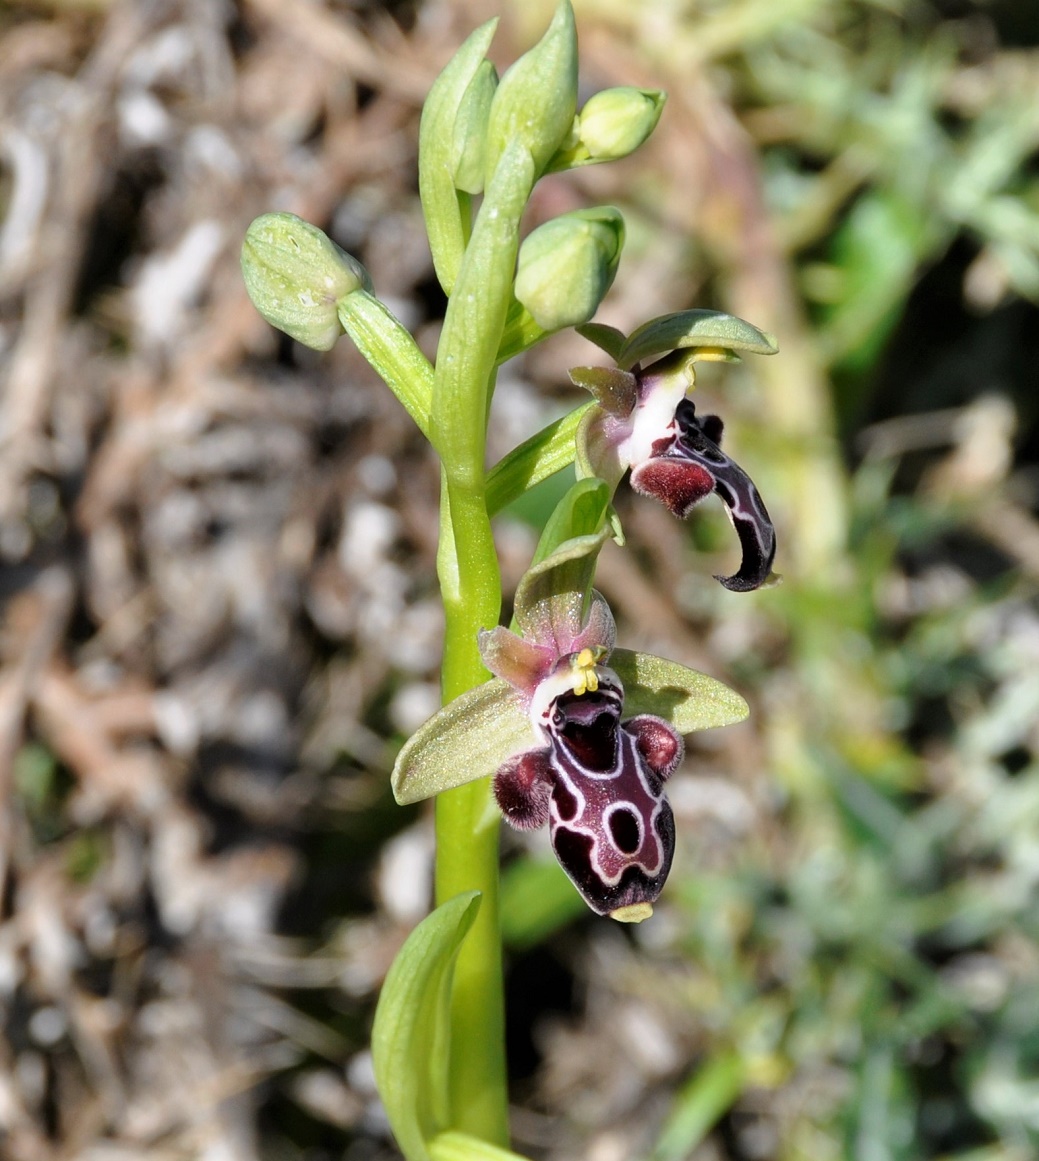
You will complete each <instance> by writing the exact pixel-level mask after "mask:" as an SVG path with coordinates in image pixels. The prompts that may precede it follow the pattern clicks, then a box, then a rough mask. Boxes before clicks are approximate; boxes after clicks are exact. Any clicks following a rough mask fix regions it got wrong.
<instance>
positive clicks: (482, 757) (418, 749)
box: [390, 678, 534, 806]
mask: <svg viewBox="0 0 1039 1161" xmlns="http://www.w3.org/2000/svg"><path fill="white" fill-rule="evenodd" d="M533 740H534V737H533V734H532V733H531V729H530V722H529V721H528V719H527V715H526V714H525V713H524V712H523V710H522V708H521V706H520V703H519V699H518V697H517V695H516V691H515V690H514V689H513V688H512V686H511V685H509V684H508V683H507V682H504V681H502V680H501V679H500V678H494V679H493V680H491V681H488V682H485V683H484V684H483V685H478V686H476V687H475V689H470V690H469V691H468V692H466V693H463V694H462V695H461V696H460V697H456V698H455V699H454V701H452V702H450V703H449V704H448V705H446V706H444V708H443V709H442V710H439V711H438V712H437V713H435V714H434V715H433V716H432V717H431V718H430V719H429V721H427V722H424V723H423V724H422V725H421V726H419V728H418V729H417V730H416V731H415V733H413V734H412V735H411V737H410V738H409V739H408V740H407V741H406V742H405V743H404V746H403V748H402V749H401V751H400V753H399V754H398V755H397V761H396V762H395V763H394V764H393V773H392V774H391V775H390V786H391V787H392V788H393V796H394V798H396V800H397V801H398V802H399V803H400V804H401V805H402V806H403V805H406V804H407V803H409V802H421V801H422V800H423V799H426V798H432V797H433V795H434V794H439V793H441V791H443V790H453V789H454V788H455V787H456V786H464V785H465V784H466V783H467V782H472V781H474V780H475V779H477V778H483V777H485V776H486V775H488V774H493V773H494V772H495V770H497V769H498V767H499V766H500V765H501V764H502V762H504V761H505V760H506V759H507V758H511V757H512V755H513V754H519V753H521V752H522V751H523V750H528V749H530V747H531V745H532V743H533Z"/></svg>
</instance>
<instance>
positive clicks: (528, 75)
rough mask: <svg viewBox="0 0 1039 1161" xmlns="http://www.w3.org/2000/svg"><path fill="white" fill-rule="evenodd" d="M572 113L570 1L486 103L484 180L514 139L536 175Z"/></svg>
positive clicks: (574, 33) (559, 142)
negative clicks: (492, 98) (489, 101)
mask: <svg viewBox="0 0 1039 1161" xmlns="http://www.w3.org/2000/svg"><path fill="white" fill-rule="evenodd" d="M576 112H577V27H576V25H575V23H574V11H573V8H571V6H570V2H569V0H562V3H560V5H559V6H558V8H556V12H555V15H554V16H553V18H552V23H551V24H550V25H549V26H548V29H547V30H546V32H545V35H544V36H543V37H542V38H541V39H540V40H539V41H538V43H537V44H535V45H534V47H533V48H532V49H530V51H529V52H526V53H524V54H523V56H521V57H520V58H519V60H517V61H516V63H515V64H513V65H512V67H511V68H510V69H508V71H507V72H506V73H505V75H504V76H503V77H502V79H501V84H500V85H499V86H498V89H497V92H495V94H494V100H493V102H492V103H491V113H490V119H489V123H488V126H487V163H486V164H487V169H486V173H487V180H488V181H490V179H491V176H492V175H493V173H494V170H495V169H496V168H497V165H498V161H499V160H500V158H501V156H502V154H503V153H504V151H505V149H506V147H507V146H508V145H510V144H511V143H512V142H514V141H519V142H520V144H522V145H523V146H524V147H525V148H526V149H527V150H528V151H529V153H530V155H531V157H532V158H533V159H534V168H535V171H536V173H537V174H541V173H543V172H544V171H545V168H546V166H547V165H548V163H549V161H550V160H551V158H552V157H553V155H554V154H555V153H556V151H557V150H558V149H559V148H560V147H561V146H562V144H563V142H564V141H565V140H566V139H567V137H568V136H569V134H570V133H571V131H572V129H573V124H574V114H575V113H576Z"/></svg>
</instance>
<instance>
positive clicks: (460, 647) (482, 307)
mask: <svg viewBox="0 0 1039 1161" xmlns="http://www.w3.org/2000/svg"><path fill="white" fill-rule="evenodd" d="M533 182H534V167H533V162H532V161H531V158H530V153H529V151H527V150H526V149H524V148H523V147H522V146H518V145H510V146H507V147H506V149H505V150H504V152H503V153H502V156H501V158H500V160H499V162H498V164H497V166H496V168H495V173H494V176H493V177H492V178H491V180H490V181H489V182H488V185H487V189H486V192H485V196H484V202H483V205H482V206H481V209H480V213H479V215H478V216H477V219H476V222H475V224H474V227H473V232H472V237H471V238H470V240H469V244H468V246H467V247H466V249H465V254H464V257H463V259H462V262H461V266H460V268H459V271H458V277H457V280H456V282H455V284H454V286H453V287H452V293H451V297H450V299H449V300H448V307H447V313H446V315H445V318H444V329H443V332H442V333H441V339H440V345H439V348H438V351H437V365H436V371H435V376H434V384H433V407H432V415H431V427H432V434H433V439H434V442H435V444H436V446H437V448H438V450H439V451H440V454H441V457H442V461H443V470H442V473H441V479H442V498H441V504H440V545H439V549H438V552H437V573H438V576H439V579H440V588H441V593H442V596H443V601H444V615H445V637H444V659H443V669H442V678H441V682H442V687H443V696H444V700H445V702H449V701H451V700H452V699H453V698H455V697H457V696H458V695H459V694H462V693H464V692H466V690H469V689H472V688H473V686H475V685H479V684H480V683H481V682H483V681H486V680H487V671H486V669H485V668H484V666H483V663H482V661H481V660H480V654H479V650H478V649H477V639H478V633H479V630H480V629H487V628H490V627H492V626H494V625H496V624H497V623H498V617H499V615H500V612H501V578H500V574H499V571H498V558H497V554H496V553H495V550H494V540H493V538H492V535H491V523H490V517H489V516H488V514H487V496H486V484H485V469H484V459H485V454H486V437H487V410H488V404H489V401H490V395H491V391H492V389H493V386H494V371H495V365H496V361H497V353H498V347H499V344H500V341H501V335H502V331H503V329H504V326H505V317H506V312H507V309H508V304H509V301H510V298H511V292H512V274H513V269H514V267H515V261H516V251H517V249H518V246H519V220H520V216H521V214H522V212H523V207H524V206H525V205H526V201H527V197H528V196H529V194H530V190H531V188H532V186H533ZM436 819H437V860H436V896H437V903H438V904H440V903H443V902H445V901H446V900H447V899H450V898H453V897H454V896H455V895H458V894H459V893H460V892H463V891H470V890H478V891H480V892H481V901H480V910H479V912H478V913H477V916H476V920H475V922H474V923H473V927H472V929H471V930H470V932H469V934H468V935H467V936H466V939H465V941H464V943H463V944H462V946H461V949H460V951H459V955H458V959H457V962H456V965H455V974H454V982H453V985H452V993H451V1007H450V1033H449V1040H448V1043H449V1044H450V1045H451V1057H450V1063H449V1068H450V1073H449V1081H448V1088H449V1094H450V1111H451V1127H452V1128H455V1129H460V1130H463V1131H465V1132H468V1133H471V1134H473V1136H476V1137H480V1138H482V1139H483V1140H485V1141H490V1142H492V1143H496V1144H501V1145H506V1144H508V1115H507V1114H508V1089H507V1083H506V1069H505V1015H504V996H503V986H502V964H501V932H500V921H499V917H498V826H499V823H498V817H497V812H496V811H495V810H494V809H493V805H492V803H491V801H490V779H489V778H483V779H480V780H479V781H477V782H475V783H472V784H470V785H468V786H463V787H460V788H459V789H457V790H452V791H448V792H447V793H444V794H441V795H440V796H439V798H438V800H437V811H436Z"/></svg>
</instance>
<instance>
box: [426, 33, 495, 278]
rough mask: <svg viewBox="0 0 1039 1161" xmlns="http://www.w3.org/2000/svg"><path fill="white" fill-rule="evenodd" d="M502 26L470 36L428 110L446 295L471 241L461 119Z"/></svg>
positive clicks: (433, 219)
mask: <svg viewBox="0 0 1039 1161" xmlns="http://www.w3.org/2000/svg"><path fill="white" fill-rule="evenodd" d="M497 26H498V21H497V19H494V20H488V21H487V23H486V24H482V25H480V27H479V28H477V29H476V31H475V32H473V33H472V34H471V35H470V36H469V38H468V39H467V40H466V42H465V43H464V44H463V45H462V47H461V48H460V49H459V50H458V51H457V52H456V53H455V55H454V56H453V57H452V58H451V61H450V62H449V63H448V65H447V67H446V68H445V69H444V71H443V72H442V73H441V74H440V76H438V77H437V79H436V81H435V82H434V84H433V87H432V88H431V89H430V91H429V95H428V96H427V97H426V102H425V104H424V105H423V106H422V121H421V123H420V125H419V194H420V196H421V198H422V213H423V214H424V216H425V219H426V233H427V234H428V235H429V248H430V251H431V252H432V254H433V266H434V268H435V269H436V273H437V278H438V279H439V280H440V285H441V286H442V287H443V288H444V293H445V294H450V293H451V291H452V289H453V288H454V284H455V279H456V278H457V277H458V269H459V267H460V266H461V264H462V254H463V253H464V251H465V244H466V241H467V240H468V237H469V211H468V205H469V202H468V198H467V197H464V196H463V198H462V199H461V200H460V198H459V192H458V190H457V188H456V187H455V172H456V169H457V167H458V165H459V162H460V156H459V151H460V147H461V146H462V143H461V142H459V141H458V139H457V137H456V125H457V126H458V129H459V131H461V129H462V124H463V123H462V122H460V121H459V113H460V111H462V106H463V104H464V103H465V101H466V93H467V91H468V90H469V86H470V84H472V82H473V80H474V78H475V77H476V75H477V73H478V72H480V71H481V69H482V68H483V65H484V58H485V56H486V53H487V49H488V48H490V45H491V41H492V40H493V39H494V32H495V29H496V28H497ZM471 98H472V94H470V99H471ZM463 121H464V114H463ZM462 151H463V152H464V150H462Z"/></svg>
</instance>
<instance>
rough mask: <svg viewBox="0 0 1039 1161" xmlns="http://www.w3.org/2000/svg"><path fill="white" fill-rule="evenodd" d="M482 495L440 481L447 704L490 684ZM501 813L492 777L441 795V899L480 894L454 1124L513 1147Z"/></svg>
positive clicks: (461, 994)
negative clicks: (484, 648) (483, 639)
mask: <svg viewBox="0 0 1039 1161" xmlns="http://www.w3.org/2000/svg"><path fill="white" fill-rule="evenodd" d="M482 491H483V489H482V484H481V486H480V487H479V488H474V489H465V488H463V487H459V486H456V485H454V484H453V483H452V482H451V481H450V480H449V479H448V478H447V473H446V472H445V473H444V480H443V492H442V499H441V533H440V548H439V552H438V558H437V562H438V569H439V573H440V581H441V586H442V591H443V597H444V610H445V621H446V624H445V634H444V659H443V671H442V686H443V697H444V702H445V704H446V703H448V702H449V701H451V700H452V699H453V698H455V697H457V696H458V695H459V694H461V693H464V692H465V691H466V690H468V689H471V688H472V687H473V686H475V685H478V684H480V682H482V681H485V680H486V677H487V671H486V670H485V669H484V667H483V663H482V661H481V660H480V654H479V652H478V650H477V648H476V642H477V633H478V631H479V629H480V628H484V627H486V626H488V625H494V624H496V623H497V619H498V614H499V607H500V604H501V592H500V587H499V586H500V579H499V573H498V561H497V557H496V555H495V552H494V543H493V540H492V539H491V536H490V523H489V521H488V518H487V510H486V507H485V505H484V499H483V495H482ZM498 828H499V822H498V815H497V812H496V811H495V810H494V809H493V804H492V803H491V801H490V779H489V778H481V779H479V780H478V781H476V782H471V783H469V784H468V785H466V786H461V787H459V788H458V789H456V790H449V791H446V792H445V793H443V794H440V795H439V796H438V797H437V803H436V837H437V856H436V901H437V904H438V905H439V904H441V903H444V902H446V901H447V900H448V899H452V898H454V897H455V896H456V895H459V894H461V893H462V892H463V891H471V890H477V891H479V892H480V895H481V899H480V909H479V911H478V912H477V915H476V919H475V921H474V923H473V926H472V928H471V930H470V931H469V934H468V935H467V936H466V938H465V942H464V943H463V944H462V946H461V949H460V951H459V955H458V960H457V962H456V965H455V973H454V981H453V985H452V995H451V1012H450V1029H451V1031H450V1039H449V1043H450V1045H451V1058H450V1065H449V1067H450V1072H449V1082H448V1087H449V1099H450V1108H451V1124H452V1126H453V1127H454V1128H457V1129H460V1130H463V1131H465V1132H468V1133H471V1134H473V1135H474V1136H477V1137H480V1138H482V1139H483V1140H485V1141H490V1142H492V1143H496V1144H500V1145H503V1146H504V1145H507V1144H508V1136H509V1134H508V1089H507V1079H506V1069H505V1047H504V1042H505V1015H504V995H503V986H502V962H501V925H500V920H499V915H498Z"/></svg>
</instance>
